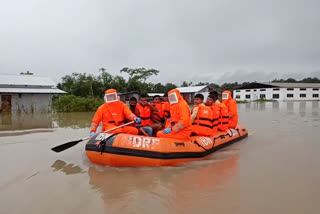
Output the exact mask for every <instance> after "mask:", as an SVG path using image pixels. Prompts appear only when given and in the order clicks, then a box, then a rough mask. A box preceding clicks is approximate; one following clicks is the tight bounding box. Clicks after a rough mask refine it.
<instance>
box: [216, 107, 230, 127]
mask: <svg viewBox="0 0 320 214" xmlns="http://www.w3.org/2000/svg"><path fill="white" fill-rule="evenodd" d="M219 107H220V121H219V126H218V129H219V130H221V131H226V130H227V129H228V127H229V113H228V107H227V106H226V105H225V104H223V103H219Z"/></svg>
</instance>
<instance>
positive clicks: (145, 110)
mask: <svg viewBox="0 0 320 214" xmlns="http://www.w3.org/2000/svg"><path fill="white" fill-rule="evenodd" d="M136 115H138V117H140V118H141V125H142V126H148V125H149V124H151V123H152V120H151V109H150V107H149V106H142V105H140V104H139V103H138V104H137V106H136Z"/></svg>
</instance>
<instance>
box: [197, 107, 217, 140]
mask: <svg viewBox="0 0 320 214" xmlns="http://www.w3.org/2000/svg"><path fill="white" fill-rule="evenodd" d="M195 107H199V109H198V113H197V117H196V118H195V120H194V121H193V123H192V132H193V133H196V134H197V135H204V136H211V135H212V119H213V111H212V109H211V108H210V107H208V106H202V105H200V106H194V107H193V109H194V108H195ZM193 109H192V110H193Z"/></svg>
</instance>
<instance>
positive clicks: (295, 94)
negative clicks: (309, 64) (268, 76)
mask: <svg viewBox="0 0 320 214" xmlns="http://www.w3.org/2000/svg"><path fill="white" fill-rule="evenodd" d="M319 90H320V83H278V82H275V83H274V82H271V83H257V82H253V83H250V84H247V85H244V86H242V87H239V88H238V89H236V90H234V91H233V98H234V99H236V100H239V101H254V100H258V99H268V100H272V99H273V100H277V101H302V100H320V98H319V97H320V95H319V92H320V91H319Z"/></svg>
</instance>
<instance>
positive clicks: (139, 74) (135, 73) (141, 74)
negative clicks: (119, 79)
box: [120, 67, 159, 83]
mask: <svg viewBox="0 0 320 214" xmlns="http://www.w3.org/2000/svg"><path fill="white" fill-rule="evenodd" d="M122 72H124V73H127V74H129V81H130V80H136V81H141V80H142V81H143V83H145V82H146V80H147V79H148V78H149V77H151V76H153V75H158V73H159V71H158V70H156V69H145V68H133V69H132V68H127V67H126V68H122V69H121V70H120V73H122Z"/></svg>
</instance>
